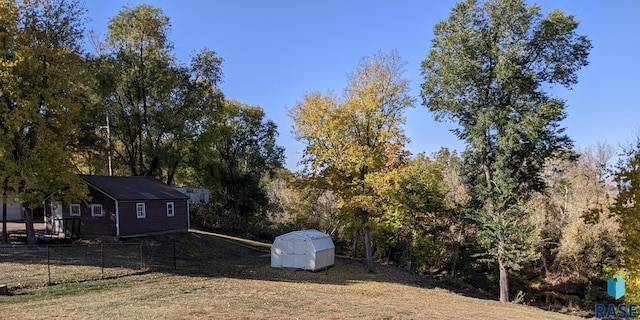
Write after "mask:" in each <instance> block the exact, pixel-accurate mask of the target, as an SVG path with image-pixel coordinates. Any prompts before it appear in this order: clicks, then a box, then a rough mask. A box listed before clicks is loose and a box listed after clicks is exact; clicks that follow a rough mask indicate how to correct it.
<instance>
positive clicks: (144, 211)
mask: <svg viewBox="0 0 640 320" xmlns="http://www.w3.org/2000/svg"><path fill="white" fill-rule="evenodd" d="M140 208H142V212H140V211H139V210H138V209H140ZM136 217H137V218H138V219H145V218H146V217H147V209H146V205H145V203H144V202H138V203H136Z"/></svg>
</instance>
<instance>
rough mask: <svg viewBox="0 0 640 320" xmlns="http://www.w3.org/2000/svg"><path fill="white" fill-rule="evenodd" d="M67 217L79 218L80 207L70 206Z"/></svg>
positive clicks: (76, 205) (77, 205)
mask: <svg viewBox="0 0 640 320" xmlns="http://www.w3.org/2000/svg"><path fill="white" fill-rule="evenodd" d="M69 216H72V217H79V216H80V205H79V204H72V205H70V206H69Z"/></svg>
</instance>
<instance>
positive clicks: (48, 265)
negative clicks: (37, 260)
mask: <svg viewBox="0 0 640 320" xmlns="http://www.w3.org/2000/svg"><path fill="white" fill-rule="evenodd" d="M47 273H48V274H49V279H48V281H47V284H48V285H51V260H50V258H49V246H47Z"/></svg>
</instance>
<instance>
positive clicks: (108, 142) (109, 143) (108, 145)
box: [100, 110, 113, 176]
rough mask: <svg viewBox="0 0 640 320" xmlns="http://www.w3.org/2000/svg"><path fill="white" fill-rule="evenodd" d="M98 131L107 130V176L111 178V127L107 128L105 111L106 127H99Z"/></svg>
mask: <svg viewBox="0 0 640 320" xmlns="http://www.w3.org/2000/svg"><path fill="white" fill-rule="evenodd" d="M100 129H107V156H108V158H109V176H113V167H112V166H111V126H109V110H107V125H106V126H101V127H100Z"/></svg>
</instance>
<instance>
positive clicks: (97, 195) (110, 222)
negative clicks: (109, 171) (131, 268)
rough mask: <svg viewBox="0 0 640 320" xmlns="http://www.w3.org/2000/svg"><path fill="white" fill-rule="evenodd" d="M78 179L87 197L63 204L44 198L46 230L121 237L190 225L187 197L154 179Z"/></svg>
mask: <svg viewBox="0 0 640 320" xmlns="http://www.w3.org/2000/svg"><path fill="white" fill-rule="evenodd" d="M80 177H81V178H82V180H83V181H84V182H85V183H86V184H87V185H88V187H89V196H90V198H89V199H90V200H89V201H87V202H82V203H80V202H79V203H71V204H63V203H60V202H56V201H55V200H54V199H48V200H47V201H46V202H45V223H46V228H47V232H48V233H50V234H54V235H55V234H60V233H65V234H67V235H69V234H75V235H78V234H79V236H80V237H83V238H86V237H92V236H113V237H117V238H126V237H136V236H144V235H151V234H160V233H173V232H187V231H188V229H189V197H188V196H187V195H185V194H183V193H181V192H180V191H178V190H176V189H175V188H173V187H171V186H169V185H166V184H164V183H162V182H160V181H159V180H157V179H155V178H152V177H114V176H93V175H81V176H80Z"/></svg>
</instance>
